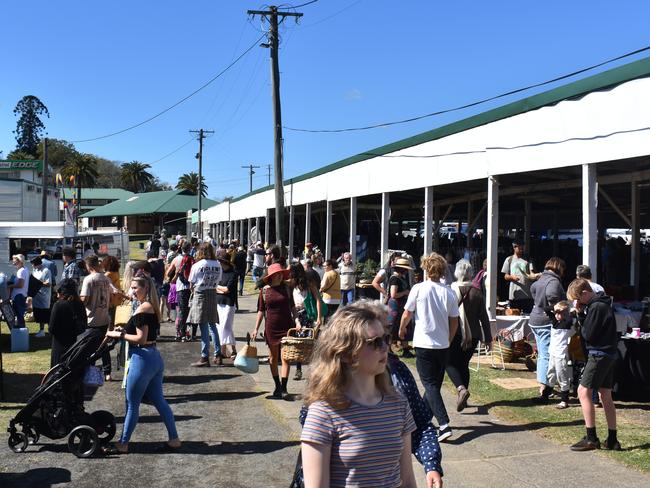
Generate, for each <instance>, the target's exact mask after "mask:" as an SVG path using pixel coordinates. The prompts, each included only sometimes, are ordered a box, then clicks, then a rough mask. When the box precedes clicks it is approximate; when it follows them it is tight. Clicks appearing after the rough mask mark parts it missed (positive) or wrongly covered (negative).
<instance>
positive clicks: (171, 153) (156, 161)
mask: <svg viewBox="0 0 650 488" xmlns="http://www.w3.org/2000/svg"><path fill="white" fill-rule="evenodd" d="M195 140H196V138H195V137H192V138H191V139H190V140H188V141H186V142H184V143H183V144H182V145H180V146H178V147H177V148H176V149H174V150H173V151H172V152H170V153H168V154H165V155H164V156H163V157H162V158H158V159H156V160H155V161H151V164H156V163H159V162H160V161H162V160H163V159H167V158H168V157H169V156H171V155H173V154H176V153H177V152H178V151H180V150H181V149H183V148H184V147H185V146H187V145H188V144H189V143H190V142H192V141H195Z"/></svg>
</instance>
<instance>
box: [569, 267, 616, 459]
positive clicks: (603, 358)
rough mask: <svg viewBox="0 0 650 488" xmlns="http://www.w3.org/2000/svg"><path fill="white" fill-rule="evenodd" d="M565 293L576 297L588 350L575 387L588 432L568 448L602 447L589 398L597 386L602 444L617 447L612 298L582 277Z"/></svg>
mask: <svg viewBox="0 0 650 488" xmlns="http://www.w3.org/2000/svg"><path fill="white" fill-rule="evenodd" d="M567 297H568V298H569V300H575V301H576V302H575V303H576V308H577V310H578V312H579V313H580V314H581V317H582V325H581V330H580V334H581V336H582V340H583V342H584V345H585V348H586V350H587V365H586V366H585V369H584V371H583V372H582V378H580V386H579V387H578V398H580V406H581V407H582V416H583V417H584V419H585V426H586V428H587V435H586V436H585V437H583V438H582V439H581V440H580V441H578V442H576V443H575V444H573V445H572V446H571V450H572V451H592V450H594V449H600V447H601V444H600V440H599V439H598V436H597V435H596V418H595V417H596V412H595V409H594V402H593V400H592V393H593V391H594V390H598V393H599V395H600V401H601V402H602V404H603V409H604V410H605V418H606V419H607V428H608V435H607V439H606V440H605V442H604V443H603V446H602V447H604V448H605V449H611V450H614V451H620V450H621V444H620V443H619V442H618V439H617V438H616V406H615V405H614V401H613V400H612V386H614V369H615V366H616V357H617V349H616V347H617V344H618V336H617V334H616V319H615V318H614V311H613V310H612V305H611V303H612V302H611V298H610V297H608V296H606V295H601V294H596V293H594V291H593V289H592V287H591V284H590V283H589V281H588V280H586V279H582V278H578V279H575V280H573V281H572V282H571V284H570V285H569V289H568V290H567Z"/></svg>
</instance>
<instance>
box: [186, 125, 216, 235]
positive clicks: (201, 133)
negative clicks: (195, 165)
mask: <svg viewBox="0 0 650 488" xmlns="http://www.w3.org/2000/svg"><path fill="white" fill-rule="evenodd" d="M190 133H191V134H197V133H198V134H199V153H198V154H197V155H196V157H197V158H198V160H199V183H198V186H197V197H198V200H199V201H198V216H197V217H198V218H197V222H198V229H197V230H198V232H197V233H196V234H197V236H198V237H199V239H201V240H203V224H202V223H201V198H202V197H203V195H202V194H201V190H203V139H204V138H205V135H206V134H214V131H213V130H203V129H199V130H191V131H190Z"/></svg>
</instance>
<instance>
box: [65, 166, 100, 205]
mask: <svg viewBox="0 0 650 488" xmlns="http://www.w3.org/2000/svg"><path fill="white" fill-rule="evenodd" d="M61 174H62V175H63V176H64V177H66V178H70V177H74V182H75V184H76V186H77V218H79V214H80V213H81V188H82V187H84V186H85V187H86V188H93V187H94V186H95V182H96V181H97V177H98V176H99V173H97V159H96V158H95V156H93V155H92V154H79V155H78V156H76V157H74V158H73V159H72V160H70V161H67V162H66V163H65V165H64V166H63V169H62V170H61Z"/></svg>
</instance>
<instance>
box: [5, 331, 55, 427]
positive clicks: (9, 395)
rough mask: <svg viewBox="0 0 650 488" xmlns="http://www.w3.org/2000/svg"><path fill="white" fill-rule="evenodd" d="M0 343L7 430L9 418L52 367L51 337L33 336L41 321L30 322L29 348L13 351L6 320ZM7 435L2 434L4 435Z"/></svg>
mask: <svg viewBox="0 0 650 488" xmlns="http://www.w3.org/2000/svg"><path fill="white" fill-rule="evenodd" d="M0 327H2V336H1V337H0V347H1V348H2V364H3V369H4V394H5V395H4V400H2V401H0V430H1V431H2V432H6V428H7V427H8V425H9V420H10V419H11V418H13V417H14V416H15V415H16V413H17V412H18V410H19V409H20V408H21V407H22V406H23V405H24V404H25V403H26V402H27V400H28V399H29V397H30V396H31V394H32V392H33V391H34V389H35V388H36V387H37V386H38V385H39V384H40V382H41V379H42V378H43V375H44V374H45V373H47V371H48V370H49V369H50V349H51V347H50V346H51V343H52V338H51V336H50V335H49V334H48V335H46V336H45V337H41V338H38V337H34V334H35V333H36V332H38V324H35V323H33V322H27V327H28V328H29V332H30V337H29V348H30V351H29V352H14V353H12V352H10V351H11V338H10V335H9V329H8V328H7V324H5V323H3V324H2V325H1V326H0ZM4 437H5V436H3V438H4Z"/></svg>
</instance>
